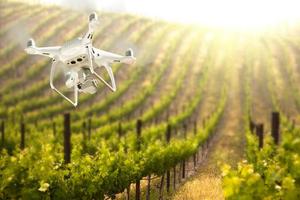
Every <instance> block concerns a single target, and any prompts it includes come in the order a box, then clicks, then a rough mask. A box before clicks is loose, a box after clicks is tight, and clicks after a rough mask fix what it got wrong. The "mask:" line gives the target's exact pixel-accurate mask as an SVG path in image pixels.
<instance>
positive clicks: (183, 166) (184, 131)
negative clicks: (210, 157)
mask: <svg viewBox="0 0 300 200" xmlns="http://www.w3.org/2000/svg"><path fill="white" fill-rule="evenodd" d="M183 135H184V138H185V139H186V137H187V125H186V123H184V124H183ZM182 178H183V179H185V160H183V161H182Z"/></svg>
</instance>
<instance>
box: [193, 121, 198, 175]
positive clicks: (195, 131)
mask: <svg viewBox="0 0 300 200" xmlns="http://www.w3.org/2000/svg"><path fill="white" fill-rule="evenodd" d="M197 132H198V131H197V121H196V120H195V121H194V135H197ZM197 159H198V149H197V152H196V153H194V155H193V161H194V169H196V164H197Z"/></svg>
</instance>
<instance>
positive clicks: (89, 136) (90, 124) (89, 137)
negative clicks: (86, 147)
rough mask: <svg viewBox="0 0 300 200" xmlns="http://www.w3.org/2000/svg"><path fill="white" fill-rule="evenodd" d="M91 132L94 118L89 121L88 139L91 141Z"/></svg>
mask: <svg viewBox="0 0 300 200" xmlns="http://www.w3.org/2000/svg"><path fill="white" fill-rule="evenodd" d="M91 131H92V118H89V119H88V139H89V140H90V139H91Z"/></svg>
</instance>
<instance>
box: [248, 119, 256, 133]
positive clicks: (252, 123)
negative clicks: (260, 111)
mask: <svg viewBox="0 0 300 200" xmlns="http://www.w3.org/2000/svg"><path fill="white" fill-rule="evenodd" d="M249 126H250V127H249V128H250V131H251V133H254V130H255V123H254V122H253V121H252V119H250V123H249Z"/></svg>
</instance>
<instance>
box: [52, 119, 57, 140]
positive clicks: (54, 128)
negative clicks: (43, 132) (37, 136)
mask: <svg viewBox="0 0 300 200" xmlns="http://www.w3.org/2000/svg"><path fill="white" fill-rule="evenodd" d="M52 129H53V136H54V137H55V136H56V123H55V121H53V122H52Z"/></svg>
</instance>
